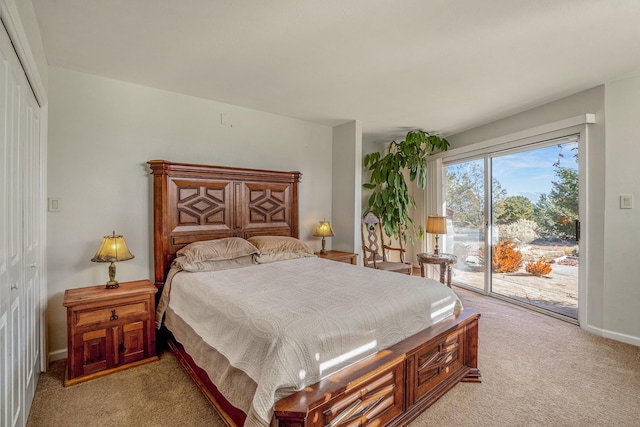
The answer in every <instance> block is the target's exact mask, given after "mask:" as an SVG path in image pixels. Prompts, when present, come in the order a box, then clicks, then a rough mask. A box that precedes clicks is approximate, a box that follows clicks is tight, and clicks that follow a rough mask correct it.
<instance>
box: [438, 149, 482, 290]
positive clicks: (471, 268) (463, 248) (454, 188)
mask: <svg viewBox="0 0 640 427" xmlns="http://www.w3.org/2000/svg"><path fill="white" fill-rule="evenodd" d="M444 177H445V179H444V181H445V195H444V200H445V210H446V216H447V234H446V235H445V236H443V237H444V239H443V240H444V242H443V243H444V245H443V252H446V253H453V254H454V255H456V256H457V257H458V261H457V263H456V264H454V266H453V277H452V281H453V282H454V283H457V284H459V285H463V286H468V287H472V288H477V289H481V290H482V291H483V292H484V291H485V252H486V251H485V235H484V234H485V229H486V228H485V223H486V221H485V184H484V182H485V168H484V160H483V159H475V160H470V161H464V162H459V163H451V164H447V165H445V166H444Z"/></svg>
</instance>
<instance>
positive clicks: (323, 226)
mask: <svg viewBox="0 0 640 427" xmlns="http://www.w3.org/2000/svg"><path fill="white" fill-rule="evenodd" d="M314 236H317V237H333V236H334V234H333V229H332V228H331V224H330V223H329V221H320V222H319V223H318V228H316V233H315V234H314Z"/></svg>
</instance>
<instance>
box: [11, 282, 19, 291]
mask: <svg viewBox="0 0 640 427" xmlns="http://www.w3.org/2000/svg"><path fill="white" fill-rule="evenodd" d="M9 287H10V288H11V289H12V290H14V291H15V290H17V289H18V284H17V283H11V284H10V285H9Z"/></svg>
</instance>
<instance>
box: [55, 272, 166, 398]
mask: <svg viewBox="0 0 640 427" xmlns="http://www.w3.org/2000/svg"><path fill="white" fill-rule="evenodd" d="M156 291H157V289H156V287H155V286H154V285H153V283H151V282H150V281H149V280H138V281H135V282H121V283H120V287H119V288H116V289H106V288H105V285H98V286H90V287H86V288H77V289H67V290H66V291H65V293H64V301H63V305H64V306H65V307H66V308H67V335H68V343H69V344H68V353H69V357H68V360H67V375H66V378H65V382H64V385H65V386H69V385H72V384H76V383H79V382H82V381H86V380H89V379H92V378H96V377H100V376H103V375H107V374H110V373H112V372H117V371H120V370H123V369H126V368H130V367H133V366H138V365H141V364H144V363H148V362H153V361H155V360H158V357H157V356H156V330H155V321H154V320H155V293H156Z"/></svg>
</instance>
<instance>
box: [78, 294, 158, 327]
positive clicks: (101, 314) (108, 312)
mask: <svg viewBox="0 0 640 427" xmlns="http://www.w3.org/2000/svg"><path fill="white" fill-rule="evenodd" d="M148 313H149V307H148V301H147V300H145V301H139V302H136V303H130V304H124V305H112V306H108V307H104V308H100V309H92V310H82V311H77V312H75V316H74V324H75V326H76V327H82V326H87V325H95V324H98V323H102V322H109V321H115V320H128V319H133V318H141V319H146V318H147V317H148Z"/></svg>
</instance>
